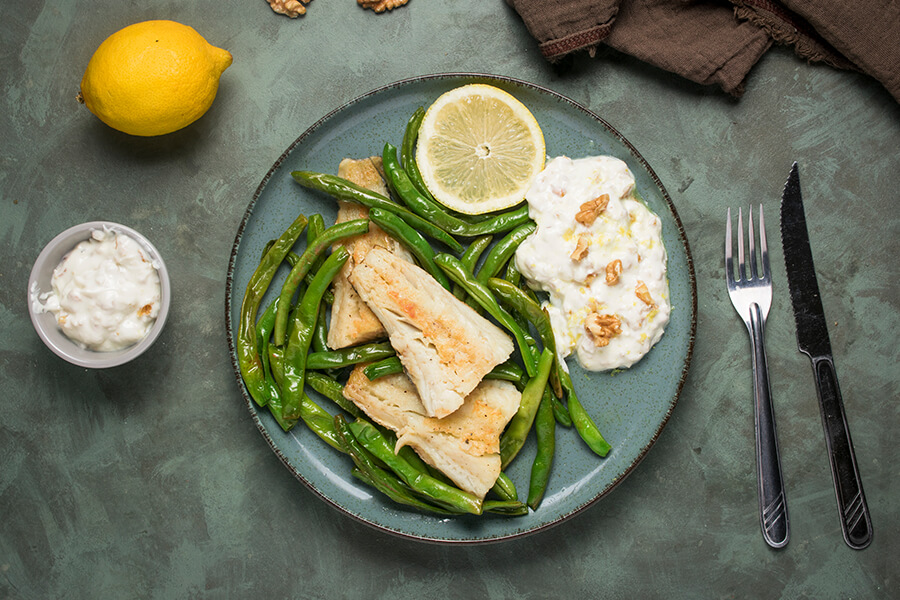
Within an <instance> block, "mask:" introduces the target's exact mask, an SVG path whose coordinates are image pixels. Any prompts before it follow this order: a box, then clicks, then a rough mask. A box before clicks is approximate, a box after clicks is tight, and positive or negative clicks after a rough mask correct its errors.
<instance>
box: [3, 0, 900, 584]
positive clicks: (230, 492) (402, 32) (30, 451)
mask: <svg viewBox="0 0 900 600" xmlns="http://www.w3.org/2000/svg"><path fill="white" fill-rule="evenodd" d="M152 18H167V19H173V20H177V21H180V22H183V23H186V24H190V25H192V26H194V27H196V28H197V29H198V30H199V31H200V32H201V33H202V34H203V35H204V36H205V37H206V38H207V39H208V40H210V41H211V42H212V43H214V44H216V45H218V46H221V47H224V48H226V49H228V50H230V51H231V52H232V53H233V54H234V57H235V62H234V65H233V66H232V67H231V68H229V69H228V71H226V73H225V75H224V77H223V79H222V86H221V88H220V92H219V96H218V98H217V99H216V102H215V104H214V105H213V108H212V109H211V111H210V112H209V113H208V114H207V115H206V116H204V117H203V118H202V119H201V120H200V121H198V122H197V123H195V124H194V125H193V126H191V127H189V128H187V129H185V130H183V131H181V132H178V133H176V134H173V135H170V136H165V137H162V138H157V139H137V138H132V137H129V136H126V135H123V134H119V133H117V132H115V131H112V130H110V129H109V128H107V127H105V126H104V125H103V124H102V123H100V122H99V121H98V120H97V119H96V118H94V117H93V116H92V115H91V114H90V113H89V112H88V111H87V110H86V109H85V108H84V107H83V106H81V105H79V104H78V103H77V102H76V101H75V94H76V92H77V91H78V84H79V82H80V79H81V75H82V73H83V70H84V67H85V66H86V65H87V61H88V59H89V58H90V56H91V54H92V53H93V51H94V49H95V48H96V47H97V45H98V44H99V43H100V42H101V41H102V40H103V39H104V38H105V37H106V36H108V35H109V34H110V33H112V32H114V31H116V30H118V29H119V28H121V27H123V26H125V25H128V24H131V23H133V22H136V21H142V20H146V19H152ZM449 71H471V72H486V73H494V74H499V75H508V76H513V77H517V78H521V79H525V80H528V81H532V82H534V83H537V84H541V85H545V86H548V87H550V88H552V89H554V90H556V91H558V92H560V93H562V94H564V95H567V96H569V97H571V98H572V99H574V100H575V101H577V102H579V103H582V104H584V105H585V106H587V107H588V108H590V109H591V110H593V111H595V112H596V113H598V114H599V115H601V116H602V117H603V118H605V119H606V120H607V121H608V122H610V123H611V124H612V125H613V127H615V128H617V129H618V130H619V131H620V132H622V133H623V134H624V135H625V136H626V137H627V138H628V139H629V140H630V141H631V142H632V143H633V144H634V145H635V146H636V147H637V148H638V150H639V151H640V152H641V153H642V154H643V156H644V157H645V158H646V159H647V160H648V162H649V163H650V164H651V165H652V166H653V168H654V169H655V170H656V172H657V173H658V175H659V176H660V178H661V179H662V181H663V183H664V185H665V186H666V187H667V189H668V191H669V192H670V194H671V196H672V198H673V201H674V203H675V205H676V206H677V209H678V211H679V213H680V216H681V218H682V220H683V222H684V224H685V227H686V231H687V235H688V239H689V241H690V245H691V250H692V252H693V257H694V262H695V267H696V271H697V285H698V294H699V295H698V304H699V307H698V308H699V312H698V328H697V340H696V346H695V352H694V360H693V365H692V369H691V372H690V374H689V377H688V380H687V385H686V386H685V389H684V393H683V395H682V397H681V399H680V401H679V404H678V406H677V407H676V409H675V412H674V414H673V416H672V418H671V420H670V422H669V424H668V426H667V427H666V429H665V430H664V431H663V433H662V436H661V438H660V439H659V441H658V443H657V444H656V445H655V446H654V447H653V449H652V450H651V452H650V453H649V455H648V456H647V458H646V459H645V460H644V462H643V463H641V465H640V466H639V468H638V469H637V470H636V471H635V472H634V474H632V475H631V476H630V477H629V478H628V479H627V480H625V481H624V482H623V483H622V484H621V485H620V486H619V487H618V488H616V489H615V490H614V491H613V493H611V494H610V495H609V496H607V497H606V498H605V499H603V500H602V501H601V502H600V503H599V504H597V505H596V506H594V507H592V508H591V509H590V510H588V511H587V512H585V513H584V514H581V515H579V516H578V517H576V518H574V519H573V520H570V521H568V522H566V523H564V524H562V525H561V526H558V527H556V528H553V529H551V530H549V531H547V532H544V533H541V534H539V535H537V536H533V537H526V538H524V539H521V540H517V541H512V542H508V543H503V544H495V545H488V546H479V547H443V546H436V545H424V544H421V543H416V542H412V541H406V540H400V539H397V538H394V537H390V536H387V535H385V534H382V533H380V532H377V531H374V530H372V529H370V528H369V527H366V526H364V525H361V524H359V523H357V522H356V521H354V520H352V519H350V518H347V517H346V516H344V515H343V514H341V513H339V512H337V511H336V510H334V509H333V508H331V507H329V506H327V505H326V504H324V503H323V502H321V501H320V500H318V499H317V498H316V497H315V496H314V495H313V494H312V493H311V492H309V491H308V490H307V489H306V488H305V487H304V486H303V485H302V484H300V483H299V482H298V481H297V480H295V479H294V478H293V477H292V476H291V475H290V473H289V472H288V471H287V470H286V469H285V468H284V467H283V466H282V465H281V464H280V463H279V461H278V459H277V458H276V457H275V456H274V455H273V453H272V452H271V451H270V449H269V448H268V446H267V445H266V444H265V442H264V440H263V439H262V437H261V436H260V434H259V432H258V431H257V429H256V427H255V426H254V424H253V422H252V421H251V419H250V417H249V415H248V413H247V410H246V408H245V407H244V405H243V402H242V399H241V396H240V394H239V392H238V389H237V388H236V385H235V381H234V378H233V375H232V371H231V366H230V363H229V357H228V347H227V342H226V335H225V325H224V294H225V277H226V270H227V266H228V258H229V252H230V249H231V245H232V242H233V240H234V235H235V232H236V230H237V227H238V224H239V222H240V219H241V217H242V216H243V214H244V210H245V209H246V206H247V203H248V202H249V200H250V198H251V196H252V194H253V192H254V191H255V189H256V187H257V186H258V184H259V182H260V180H261V179H262V177H263V175H264V174H265V173H266V171H267V170H268V169H269V167H270V166H271V165H272V163H273V162H274V161H275V159H276V158H277V157H278V156H279V155H280V154H281V152H282V151H283V150H284V149H285V148H286V147H287V146H288V145H289V144H290V143H291V142H292V141H293V140H294V139H295V138H296V137H297V136H298V135H299V134H300V133H301V132H302V131H304V130H305V129H306V128H307V127H308V126H309V125H311V124H312V123H314V122H315V121H316V120H318V118H319V117H321V116H322V115H324V114H326V113H327V112H329V111H330V110H332V109H333V108H335V107H337V106H340V105H341V104H343V103H344V102H346V101H348V100H351V99H353V98H355V97H356V96H358V95H360V94H362V93H365V92H367V91H369V90H371V89H374V88H377V87H381V86H382V85H385V84H387V83H390V82H392V81H396V80H400V79H404V78H408V77H412V76H416V75H422V74H428V73H437V72H449ZM0 102H2V106H0V257H2V258H0V382H2V383H0V389H2V390H3V392H2V399H0V598H3V599H7V598H10V599H44V598H281V597H298V598H301V597H302V598H390V599H395V600H406V599H415V598H422V597H434V598H463V597H465V598H473V597H474V598H491V599H500V598H519V599H522V598H549V597H563V598H669V599H681V598H685V599H687V598H723V599H724V598H815V599H821V598H854V599H856V598H860V599H862V598H892V597H893V598H896V597H898V596H900V582H898V576H900V567H898V564H900V563H898V560H897V557H898V556H900V500H898V498H900V477H898V475H900V473H898V467H897V465H898V464H900V452H898V445H897V443H896V432H897V430H898V425H900V420H898V399H900V389H898V381H900V367H898V350H897V348H898V344H897V335H898V333H900V316H898V315H900V285H898V283H897V281H898V278H900V268H898V259H897V254H898V250H900V243H898V241H897V239H898V236H900V220H898V217H897V211H896V205H897V201H898V189H900V106H898V104H897V103H896V102H895V101H894V100H893V99H892V98H891V97H890V96H889V95H888V94H887V92H885V91H884V90H883V89H882V88H881V87H880V85H879V84H877V82H874V81H872V80H870V79H868V78H867V77H865V76H863V75H859V74H854V73H847V72H838V71H835V70H832V69H830V68H826V67H819V66H810V65H808V64H806V63H804V62H803V61H801V60H798V59H797V58H795V57H794V56H793V54H792V53H791V52H790V51H788V50H785V49H775V50H773V51H772V52H770V53H769V54H768V55H767V56H765V57H764V58H763V60H762V62H761V63H760V64H759V65H758V66H757V67H756V68H755V69H754V70H753V72H752V73H751V75H750V78H749V81H748V84H747V93H746V95H745V96H744V97H743V98H742V99H741V100H739V101H736V100H733V99H730V98H728V97H726V96H725V95H723V94H722V93H721V92H719V91H717V90H713V89H705V88H701V87H698V86H696V85H694V84H691V83H689V82H686V81H683V80H680V79H678V78H676V77H674V76H671V75H669V74H667V73H664V72H660V71H658V70H656V69H653V68H651V67H648V66H645V65H643V64H640V63H638V62H637V61H635V60H633V59H630V58H628V57H623V56H621V55H618V54H616V53H614V52H612V51H601V52H600V53H599V54H598V56H597V57H595V58H589V57H587V56H583V57H579V58H577V59H575V60H573V61H570V62H567V63H566V64H565V65H563V66H561V67H559V68H556V69H554V68H551V67H550V66H548V65H547V64H546V63H545V61H544V60H543V59H542V58H541V56H540V53H539V52H538V51H537V49H536V46H535V44H534V42H533V40H532V39H531V38H530V37H529V36H528V34H527V32H526V31H525V29H524V26H523V25H522V22H521V21H520V19H519V18H518V16H517V15H516V14H515V13H514V12H513V11H512V10H511V9H510V8H509V7H508V6H507V5H506V4H505V3H504V2H502V1H500V0H493V1H490V2H484V1H477V0H467V1H461V2H428V1H426V0H411V2H410V3H409V4H408V5H407V6H406V7H404V8H401V9H398V10H395V11H394V12H393V13H390V14H383V15H375V14H374V13H372V12H371V11H364V10H362V9H361V8H359V7H358V6H357V5H356V3H355V2H353V1H352V0H315V1H314V2H312V3H311V4H310V5H309V12H308V14H307V15H306V17H305V18H302V19H297V20H289V19H287V18H285V17H281V16H277V15H275V14H274V13H272V11H271V10H269V8H268V6H267V5H266V3H265V2H263V0H252V1H247V2H210V1H206V0H198V1H192V2H173V1H165V2H163V1H155V0H149V1H147V2H141V3H131V2H108V1H103V0H101V1H96V0H92V1H87V0H72V1H69V2H11V1H9V0H3V1H2V3H0ZM794 160H797V161H800V163H801V165H802V166H803V186H804V194H805V198H806V202H807V216H808V218H809V220H810V231H811V235H812V238H813V242H812V243H813V248H814V252H815V259H816V266H817V268H818V271H819V276H820V286H821V288H822V298H823V303H824V305H825V310H826V313H827V316H828V320H829V324H830V327H831V338H832V344H833V347H834V352H835V355H836V363H837V369H838V375H839V377H840V382H841V385H842V388H843V392H844V397H845V403H846V408H847V413H848V417H849V420H850V425H851V430H852V434H853V440H854V442H855V445H856V451H857V456H858V459H859V467H860V470H861V471H862V477H863V481H864V485H865V491H866V494H867V496H868V500H869V505H870V509H871V513H872V519H873V522H874V529H875V539H874V542H873V543H872V545H871V546H870V547H869V548H868V549H866V550H864V551H853V550H850V549H849V548H848V547H847V546H845V544H844V542H843V540H842V538H841V533H840V528H839V525H838V516H837V509H836V507H835V501H834V492H833V489H832V484H831V476H830V472H829V467H828V462H827V459H826V455H825V442H824V438H823V435H822V427H821V423H820V417H819V410H818V407H817V404H816V401H815V393H814V388H813V380H812V371H811V369H810V366H809V362H808V360H807V359H806V357H804V356H803V355H801V354H799V353H798V352H797V349H796V338H795V335H794V323H793V318H792V315H791V311H790V307H789V301H788V295H787V285H786V279H785V274H784V267H783V259H782V254H781V248H780V244H778V243H772V244H771V248H770V249H771V255H772V265H773V270H774V280H775V286H776V293H775V301H774V306H773V308H772V312H771V314H770V317H769V324H768V338H767V342H768V350H769V361H770V366H771V377H772V385H773V388H774V396H775V405H776V412H777V417H778V425H779V434H780V440H781V446H782V456H783V461H784V475H785V479H786V482H787V491H788V501H789V507H790V511H791V513H790V515H791V524H792V539H791V542H790V544H789V545H788V547H787V548H786V549H784V550H781V551H773V550H771V549H769V548H768V547H767V546H765V544H764V543H763V540H762V538H761V535H760V532H759V524H758V517H757V506H756V503H757V499H756V482H755V478H754V466H753V460H754V459H753V423H752V412H751V398H752V396H751V393H752V387H751V379H750V375H751V373H750V358H749V353H748V352H749V343H748V339H747V335H746V331H745V329H744V326H743V324H742V323H741V322H740V321H739V319H738V317H737V315H736V314H735V313H734V310H733V309H732V307H731V304H730V303H729V301H728V298H727V295H726V294H725V285H724V282H723V262H722V238H723V226H724V218H725V210H726V208H727V207H737V206H746V205H747V204H749V203H750V202H761V203H763V204H764V206H765V208H766V211H767V213H768V214H770V215H772V217H771V218H770V222H771V225H770V229H769V234H770V240H778V235H777V217H775V215H777V210H778V205H779V200H780V192H781V188H782V186H783V184H784V181H785V178H786V176H787V173H788V169H789V167H790V164H791V163H792V161H794ZM95 219H105V220H112V221H118V222H122V223H127V224H129V225H131V226H132V227H134V228H136V229H138V230H139V231H141V232H143V233H144V234H145V235H147V236H148V237H150V238H151V239H152V240H153V241H154V243H155V244H156V245H157V247H158V248H159V249H160V251H161V252H162V253H163V255H164V256H165V257H166V260H167V264H168V267H169V271H170V274H171V277H172V284H173V290H174V292H173V294H174V298H175V302H174V305H173V309H172V313H171V314H170V317H169V322H168V325H167V327H166V330H165V332H164V333H163V335H162V338H161V339H160V340H159V341H158V342H157V344H156V345H155V346H154V347H153V348H152V349H151V351H150V352H149V353H148V354H147V355H145V356H144V357H143V358H142V359H140V360H138V361H136V362H134V363H132V364H130V365H128V366H125V367H122V368H117V369H112V370H108V371H100V372H94V371H89V370H85V369H81V368H76V367H73V366H70V365H68V364H65V363H63V362H62V361H61V360H59V359H57V358H56V357H55V355H53V354H52V353H51V352H50V351H49V350H47V349H46V348H45V347H44V346H43V345H42V343H41V342H40V340H39V338H38V337H37V335H36V334H35V332H34V330H33V329H32V326H31V323H30V322H29V319H28V313H27V307H26V303H25V297H26V283H27V279H28V275H29V272H30V269H31V265H32V262H33V261H34V259H35V258H36V257H37V255H38V253H39V252H40V250H41V248H42V247H43V245H44V244H45V243H46V242H47V241H49V240H50V239H51V238H52V237H53V236H54V235H56V234H57V233H58V232H60V231H62V230H63V229H65V228H67V227H69V226H71V225H74V224H76V223H80V222H83V221H89V220H95Z"/></svg>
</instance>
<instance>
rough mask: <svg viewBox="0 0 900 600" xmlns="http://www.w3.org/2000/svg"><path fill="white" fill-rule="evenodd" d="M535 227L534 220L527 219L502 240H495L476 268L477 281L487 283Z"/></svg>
mask: <svg viewBox="0 0 900 600" xmlns="http://www.w3.org/2000/svg"><path fill="white" fill-rule="evenodd" d="M535 229H537V224H536V223H535V222H534V221H528V222H526V223H523V224H522V225H519V226H518V227H516V228H515V229H513V230H512V231H510V232H509V233H508V234H506V236H505V237H504V238H503V239H502V240H500V241H499V242H497V243H496V244H495V245H494V247H493V248H491V250H490V252H488V253H487V256H485V257H484V262H483V263H482V264H481V268H480V269H479V270H478V276H477V279H478V281H480V282H481V283H487V280H488V279H490V278H491V277H494V276H496V275H497V273H499V272H500V269H502V268H503V266H504V265H505V264H506V263H508V262H509V259H510V258H512V255H513V254H515V252H516V249H517V248H518V247H519V245H520V244H521V243H522V242H524V241H525V238H527V237H528V236H529V235H531V234H532V233H533V232H534V230H535Z"/></svg>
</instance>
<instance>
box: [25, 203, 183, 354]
mask: <svg viewBox="0 0 900 600" xmlns="http://www.w3.org/2000/svg"><path fill="white" fill-rule="evenodd" d="M98 229H105V230H107V231H113V232H116V233H121V234H124V235H127V236H128V237H130V238H132V239H133V240H134V241H135V242H137V243H138V245H139V246H141V249H142V250H144V251H145V252H147V253H148V254H149V255H150V259H151V260H152V261H153V263H154V266H155V267H156V271H157V274H158V275H159V285H160V306H159V314H158V315H157V317H156V321H155V322H154V323H153V326H152V327H151V328H150V331H148V332H147V335H145V336H144V337H143V338H142V339H141V340H140V341H138V342H137V343H135V344H132V345H131V346H128V347H127V348H122V349H121V350H113V351H107V352H100V351H94V350H90V349H87V348H83V347H82V346H80V345H79V344H78V343H77V342H75V341H73V340H71V339H69V338H68V337H67V336H66V335H65V334H64V333H63V332H62V330H61V329H59V327H57V326H56V320H55V319H54V318H52V313H46V312H39V311H36V310H35V308H36V307H35V303H36V302H35V301H36V296H37V295H38V294H41V293H44V292H47V291H49V290H42V289H39V286H38V281H39V280H40V279H41V275H42V274H44V273H45V272H46V270H47V269H48V267H49V270H50V272H51V273H52V271H53V269H55V268H56V265H57V264H59V261H61V260H62V259H63V258H64V257H65V256H66V255H67V254H68V253H69V252H70V251H71V250H72V249H74V248H75V246H77V245H78V244H79V243H81V242H82V241H84V240H87V239H89V238H90V236H91V232H92V231H95V230H98ZM63 246H65V247H64V248H63ZM61 248H62V252H61V253H60V249H61ZM55 256H58V257H59V259H58V260H57V261H56V262H55V263H54V264H52V265H49V264H48V263H49V262H51V261H52V260H53V259H54V257H55ZM27 302H28V314H29V316H30V317H31V323H32V325H33V326H34V329H35V331H36V332H37V334H38V337H40V338H41V341H42V342H44V345H45V346H47V347H48V348H49V349H50V350H51V351H52V352H53V353H54V354H56V355H57V356H59V357H60V358H62V359H64V360H65V361H66V362H69V363H71V364H73V365H77V366H80V367H86V368H90V369H105V368H110V367H116V366H119V365H122V364H125V363H127V362H130V361H132V360H134V359H135V358H137V357H138V356H140V355H141V354H143V353H144V352H145V351H146V350H147V349H148V348H150V346H152V345H153V343H154V342H155V341H156V339H157V338H158V337H159V335H160V333H162V330H163V328H164V327H165V323H166V320H167V318H168V316H169V307H170V305H171V285H170V282H169V272H168V269H167V268H166V263H165V261H164V260H163V257H162V254H161V253H160V252H159V250H158V249H157V248H156V246H154V245H153V243H152V242H150V240H148V239H147V238H146V237H145V236H144V235H143V234H141V233H140V232H138V231H136V230H134V229H132V228H131V227H128V226H127V225H122V224H121V223H116V222H114V221H87V222H85V223H79V224H78V225H73V226H72V227H69V228H68V229H65V230H64V231H62V232H60V233H58V234H57V235H56V236H54V237H53V239H51V240H50V241H49V242H48V243H47V244H46V245H45V246H44V248H43V249H42V250H41V252H40V254H38V257H37V259H36V260H35V261H34V264H33V265H32V268H31V274H30V276H29V278H28V290H27ZM42 315H50V319H49V320H48V319H47V318H46V317H45V316H42Z"/></svg>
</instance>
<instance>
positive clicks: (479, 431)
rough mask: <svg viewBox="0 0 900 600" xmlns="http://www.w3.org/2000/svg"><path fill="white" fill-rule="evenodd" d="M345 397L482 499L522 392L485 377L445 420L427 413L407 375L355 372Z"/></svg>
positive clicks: (496, 473)
mask: <svg viewBox="0 0 900 600" xmlns="http://www.w3.org/2000/svg"><path fill="white" fill-rule="evenodd" d="M344 396H345V397H346V398H347V399H349V400H351V401H352V402H353V403H354V404H356V405H357V406H358V407H359V408H360V409H362V410H363V411H364V412H365V413H366V414H367V415H368V416H369V417H371V418H372V419H373V420H374V421H376V422H377V423H379V424H381V425H383V426H385V427H387V428H389V429H392V430H394V431H395V432H396V433H397V449H400V448H401V447H402V446H410V447H412V448H413V449H414V450H415V451H416V453H417V454H418V455H419V456H421V457H422V460H424V461H425V462H427V463H428V464H430V465H431V466H433V467H435V468H437V469H438V470H440V471H441V472H442V473H444V474H445V475H446V476H447V477H449V478H450V479H451V480H452V481H453V482H454V483H455V484H456V485H458V486H459V487H460V488H461V489H463V490H466V491H468V492H471V493H473V494H475V495H476V496H478V497H479V498H484V495H485V494H486V493H487V492H488V490H490V489H491V487H492V486H493V485H494V482H495V481H497V477H498V476H499V475H500V434H501V433H503V429H504V428H505V427H506V424H507V423H508V422H509V420H510V419H511V418H512V417H513V415H514V414H515V413H516V411H517V410H518V408H519V403H520V402H521V400H522V395H521V394H520V393H519V391H518V390H517V389H516V386H514V385H513V384H511V383H509V382H508V381H496V380H491V379H485V380H483V381H482V382H481V383H480V384H478V386H477V387H476V388H475V389H474V390H473V391H472V393H471V394H469V395H468V396H467V397H466V399H465V402H463V405H462V406H461V407H460V408H459V410H457V411H455V412H454V413H453V414H451V415H450V416H448V417H444V418H443V419H435V418H432V417H428V416H426V415H425V414H424V413H425V410H424V406H423V405H422V401H421V399H420V398H419V395H418V394H417V393H416V388H415V386H414V385H413V384H412V382H411V381H410V380H409V378H408V377H407V376H406V374H405V373H398V374H396V375H388V376H386V377H380V378H378V379H375V380H374V381H370V380H369V378H368V377H366V375H365V373H363V367H361V366H358V367H356V368H355V369H354V370H353V373H351V375H350V379H349V380H348V381H347V385H346V386H344Z"/></svg>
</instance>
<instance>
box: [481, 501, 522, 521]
mask: <svg viewBox="0 0 900 600" xmlns="http://www.w3.org/2000/svg"><path fill="white" fill-rule="evenodd" d="M484 512H486V513H491V514H495V515H505V516H507V517H524V516H526V515H527V514H528V505H527V504H525V503H524V502H519V501H518V500H485V502H484Z"/></svg>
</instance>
